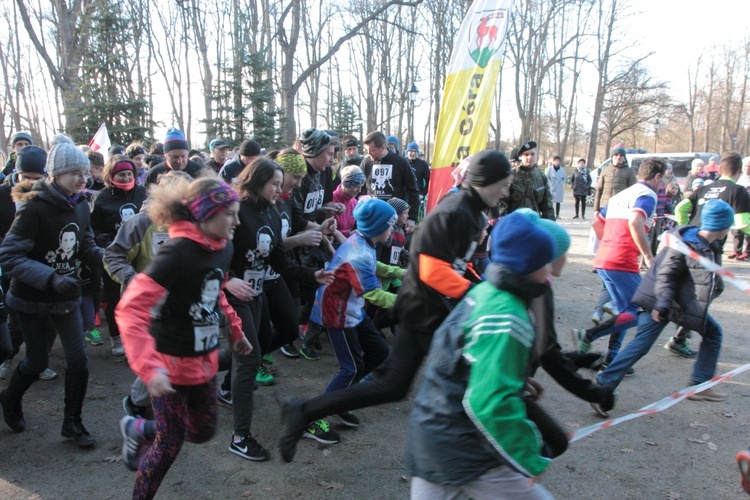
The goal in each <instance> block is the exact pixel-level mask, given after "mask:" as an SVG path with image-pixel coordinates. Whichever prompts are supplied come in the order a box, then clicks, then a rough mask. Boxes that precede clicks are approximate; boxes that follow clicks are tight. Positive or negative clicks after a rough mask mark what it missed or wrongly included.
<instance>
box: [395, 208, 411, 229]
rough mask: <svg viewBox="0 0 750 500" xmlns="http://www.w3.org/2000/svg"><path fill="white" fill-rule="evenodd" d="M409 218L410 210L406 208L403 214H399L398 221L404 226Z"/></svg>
mask: <svg viewBox="0 0 750 500" xmlns="http://www.w3.org/2000/svg"><path fill="white" fill-rule="evenodd" d="M408 220H409V211H408V210H404V211H403V212H401V215H399V216H398V223H399V224H401V225H402V226H403V225H404V224H406V221H408Z"/></svg>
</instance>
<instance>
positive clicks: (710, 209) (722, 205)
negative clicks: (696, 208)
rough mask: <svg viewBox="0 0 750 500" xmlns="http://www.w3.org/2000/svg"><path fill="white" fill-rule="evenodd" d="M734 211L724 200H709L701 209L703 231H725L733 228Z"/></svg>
mask: <svg viewBox="0 0 750 500" xmlns="http://www.w3.org/2000/svg"><path fill="white" fill-rule="evenodd" d="M733 223H734V210H732V207H730V206H729V203H727V202H726V201H724V200H717V199H713V200H708V201H707V202H706V203H704V204H703V208H702V209H701V229H703V230H704V231H723V230H725V229H729V228H730V227H732V224H733Z"/></svg>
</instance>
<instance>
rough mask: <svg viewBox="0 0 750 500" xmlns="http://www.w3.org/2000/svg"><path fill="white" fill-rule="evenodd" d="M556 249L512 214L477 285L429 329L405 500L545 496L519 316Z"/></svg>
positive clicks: (529, 331) (527, 337) (529, 332)
mask: <svg viewBox="0 0 750 500" xmlns="http://www.w3.org/2000/svg"><path fill="white" fill-rule="evenodd" d="M554 254H555V244H554V241H553V239H552V237H551V236H550V234H549V233H547V232H546V231H544V230H543V229H542V228H541V227H540V226H538V225H536V224H534V223H533V222H532V221H530V220H529V218H527V217H526V216H524V215H522V214H519V213H512V214H510V215H508V216H506V217H504V218H503V219H502V220H501V221H500V222H499V223H498V224H497V225H496V227H495V229H494V230H493V231H492V242H491V259H492V264H490V266H488V268H487V271H486V273H485V274H486V278H487V279H486V281H485V282H483V283H481V284H479V285H477V286H476V287H474V288H473V289H471V290H470V291H469V292H468V293H467V294H466V296H465V297H464V298H463V300H461V302H460V303H459V304H458V306H456V308H455V309H454V310H453V311H452V312H451V314H450V315H449V316H448V317H447V318H446V320H445V321H444V322H443V324H442V325H441V326H440V328H439V329H438V330H437V331H436V332H435V335H434V337H433V340H432V344H431V347H430V352H429V354H428V358H427V365H426V367H425V372H424V379H423V381H422V384H421V386H420V388H419V392H418V393H417V396H416V399H415V402H414V408H413V410H412V413H411V417H410V420H409V429H408V437H407V445H406V454H407V455H406V456H407V459H406V469H407V471H408V473H409V474H410V475H411V476H412V486H411V494H412V499H421V498H425V499H427V498H447V497H449V496H450V497H451V498H453V497H459V496H464V495H465V496H467V497H472V498H492V497H497V495H498V493H499V492H502V495H503V497H504V498H505V497H507V498H517V497H523V498H551V495H550V494H549V492H547V490H546V489H544V488H543V487H542V486H541V484H538V482H537V481H535V480H531V479H530V478H535V477H538V476H539V475H540V474H541V473H542V472H544V470H545V469H546V467H547V466H548V465H549V463H550V462H551V459H552V458H553V457H552V456H551V455H552V454H551V453H548V452H547V453H545V450H547V451H549V448H547V447H545V445H544V442H543V440H542V438H541V433H540V430H539V428H538V427H537V425H536V424H535V423H534V422H533V421H532V420H531V419H530V418H529V415H528V414H527V410H526V401H525V392H527V391H528V392H530V393H532V394H533V393H535V392H536V391H537V390H540V389H541V388H540V387H538V386H537V385H536V384H532V385H531V387H530V386H529V384H528V383H527V382H528V374H529V360H530V358H531V356H532V350H533V345H534V342H535V339H536V333H535V331H534V327H533V325H532V323H531V320H530V317H529V313H528V311H527V309H528V307H529V303H530V301H531V300H532V299H534V298H535V297H538V296H540V295H541V294H543V293H544V291H545V289H546V287H547V286H548V284H547V281H546V279H547V275H548V274H549V273H550V271H551V267H550V262H551V261H552V259H553V256H554Z"/></svg>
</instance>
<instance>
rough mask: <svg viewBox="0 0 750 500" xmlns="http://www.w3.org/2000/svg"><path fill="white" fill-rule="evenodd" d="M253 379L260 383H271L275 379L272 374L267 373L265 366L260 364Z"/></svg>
mask: <svg viewBox="0 0 750 500" xmlns="http://www.w3.org/2000/svg"><path fill="white" fill-rule="evenodd" d="M255 381H256V382H258V384H260V385H273V383H274V381H275V380H274V378H273V375H271V374H270V373H268V370H266V367H265V366H263V364H261V365H260V368H258V374H257V375H256V376H255Z"/></svg>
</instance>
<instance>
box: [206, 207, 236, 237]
mask: <svg viewBox="0 0 750 500" xmlns="http://www.w3.org/2000/svg"><path fill="white" fill-rule="evenodd" d="M239 211H240V202H238V201H235V202H234V203H232V204H231V205H229V208H227V209H226V210H224V211H223V212H220V213H218V214H216V215H214V216H213V217H211V218H210V219H208V220H206V221H203V222H200V223H199V224H198V227H199V228H200V230H201V231H203V234H205V235H206V236H208V237H209V238H212V239H214V240H231V239H232V238H233V237H234V228H235V227H237V226H239V225H240V218H239V215H238V214H239Z"/></svg>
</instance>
